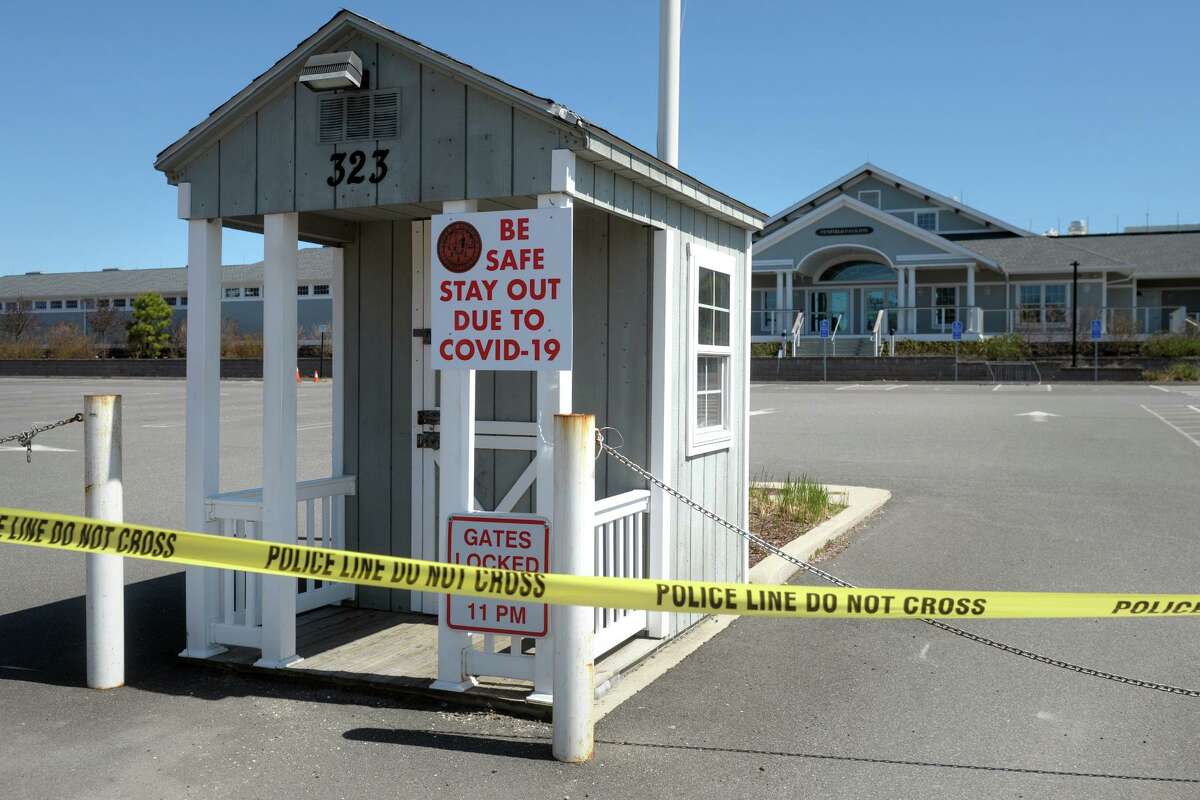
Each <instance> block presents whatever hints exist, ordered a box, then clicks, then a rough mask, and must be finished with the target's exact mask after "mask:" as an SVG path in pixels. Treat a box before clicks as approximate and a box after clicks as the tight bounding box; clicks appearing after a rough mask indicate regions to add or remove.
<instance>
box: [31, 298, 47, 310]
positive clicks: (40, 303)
mask: <svg viewBox="0 0 1200 800" xmlns="http://www.w3.org/2000/svg"><path fill="white" fill-rule="evenodd" d="M33 310H34V311H45V310H46V301H45V300H34V301H33Z"/></svg>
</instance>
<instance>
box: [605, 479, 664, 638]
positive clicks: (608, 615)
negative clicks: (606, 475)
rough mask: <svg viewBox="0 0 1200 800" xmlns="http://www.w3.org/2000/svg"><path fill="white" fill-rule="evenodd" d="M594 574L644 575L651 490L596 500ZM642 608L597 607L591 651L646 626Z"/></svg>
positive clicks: (640, 490)
mask: <svg viewBox="0 0 1200 800" xmlns="http://www.w3.org/2000/svg"><path fill="white" fill-rule="evenodd" d="M595 511H596V544H595V546H596V574H597V575H600V576H602V577H605V578H645V577H646V568H647V564H648V555H647V553H648V550H647V541H646V540H647V537H648V535H649V525H648V522H649V518H650V492H648V491H647V490H645V489H634V490H632V491H629V492H625V493H624V494H619V495H617V496H615V497H607V498H605V499H603V500H597V501H596V507H595ZM647 619H648V615H647V614H646V612H645V611H631V610H629V609H625V608H597V609H596V632H595V637H594V638H593V640H592V642H593V645H592V654H593V656H595V657H597V658H598V657H599V656H602V655H604V654H605V653H607V652H608V651H609V650H611V649H613V648H614V647H616V646H617V645H619V644H621V643H622V642H624V641H625V640H626V639H628V638H630V637H631V636H636V635H637V634H638V633H641V632H642V631H643V630H645V629H646V624H647Z"/></svg>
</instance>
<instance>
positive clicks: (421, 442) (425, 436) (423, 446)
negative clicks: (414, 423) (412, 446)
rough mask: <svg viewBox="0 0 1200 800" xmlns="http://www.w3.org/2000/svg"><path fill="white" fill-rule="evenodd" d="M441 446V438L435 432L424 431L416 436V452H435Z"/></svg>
mask: <svg viewBox="0 0 1200 800" xmlns="http://www.w3.org/2000/svg"><path fill="white" fill-rule="evenodd" d="M441 444H442V436H441V434H440V433H438V432H437V431H426V432H424V433H418V434H417V449H418V450H437V449H438V448H439V447H440V446H441Z"/></svg>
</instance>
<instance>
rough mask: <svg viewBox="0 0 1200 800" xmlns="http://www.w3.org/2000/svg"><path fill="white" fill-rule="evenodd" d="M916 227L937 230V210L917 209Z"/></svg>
mask: <svg viewBox="0 0 1200 800" xmlns="http://www.w3.org/2000/svg"><path fill="white" fill-rule="evenodd" d="M917 227H918V228H922V229H924V230H927V231H936V230H937V212H936V211H918V212H917Z"/></svg>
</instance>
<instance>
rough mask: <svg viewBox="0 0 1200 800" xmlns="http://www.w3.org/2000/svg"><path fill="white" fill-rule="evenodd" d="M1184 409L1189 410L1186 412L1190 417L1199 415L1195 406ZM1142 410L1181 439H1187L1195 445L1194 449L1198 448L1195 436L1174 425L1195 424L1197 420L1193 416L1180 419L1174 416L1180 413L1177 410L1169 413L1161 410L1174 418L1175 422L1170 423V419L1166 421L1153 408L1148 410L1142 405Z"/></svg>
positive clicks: (1199, 409)
mask: <svg viewBox="0 0 1200 800" xmlns="http://www.w3.org/2000/svg"><path fill="white" fill-rule="evenodd" d="M1185 408H1187V409H1188V410H1189V411H1188V413H1189V415H1192V414H1195V415H1200V408H1196V407H1195V406H1185ZM1142 409H1143V410H1145V411H1148V412H1150V413H1151V414H1153V415H1154V416H1156V417H1158V418H1159V419H1160V420H1161V421H1162V422H1163V423H1164V424H1165V425H1167V426H1168V427H1169V428H1171V429H1172V430H1174V431H1175V432H1176V433H1178V434H1179V435H1180V436H1182V437H1183V438H1185V439H1187V440H1188V441H1189V442H1191V443H1192V444H1194V445H1196V447H1200V439H1198V438H1196V436H1194V435H1192V433H1190V432H1189V431H1186V430H1184V429H1183V428H1181V427H1180V426H1179V425H1176V424H1175V422H1182V423H1184V424H1185V425H1187V424H1188V423H1189V422H1196V421H1197V420H1196V419H1195V417H1194V416H1188V417H1182V418H1181V417H1177V416H1175V415H1176V414H1178V413H1180V412H1179V411H1178V410H1175V411H1171V410H1168V409H1163V410H1164V411H1167V413H1169V414H1171V415H1172V417H1174V419H1175V421H1172V420H1170V419H1167V418H1166V417H1164V416H1163V415H1162V414H1160V413H1158V412H1157V411H1155V410H1154V409H1153V408H1150V407H1149V406H1145V405H1143V406H1142ZM1189 427H1190V426H1189Z"/></svg>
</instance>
